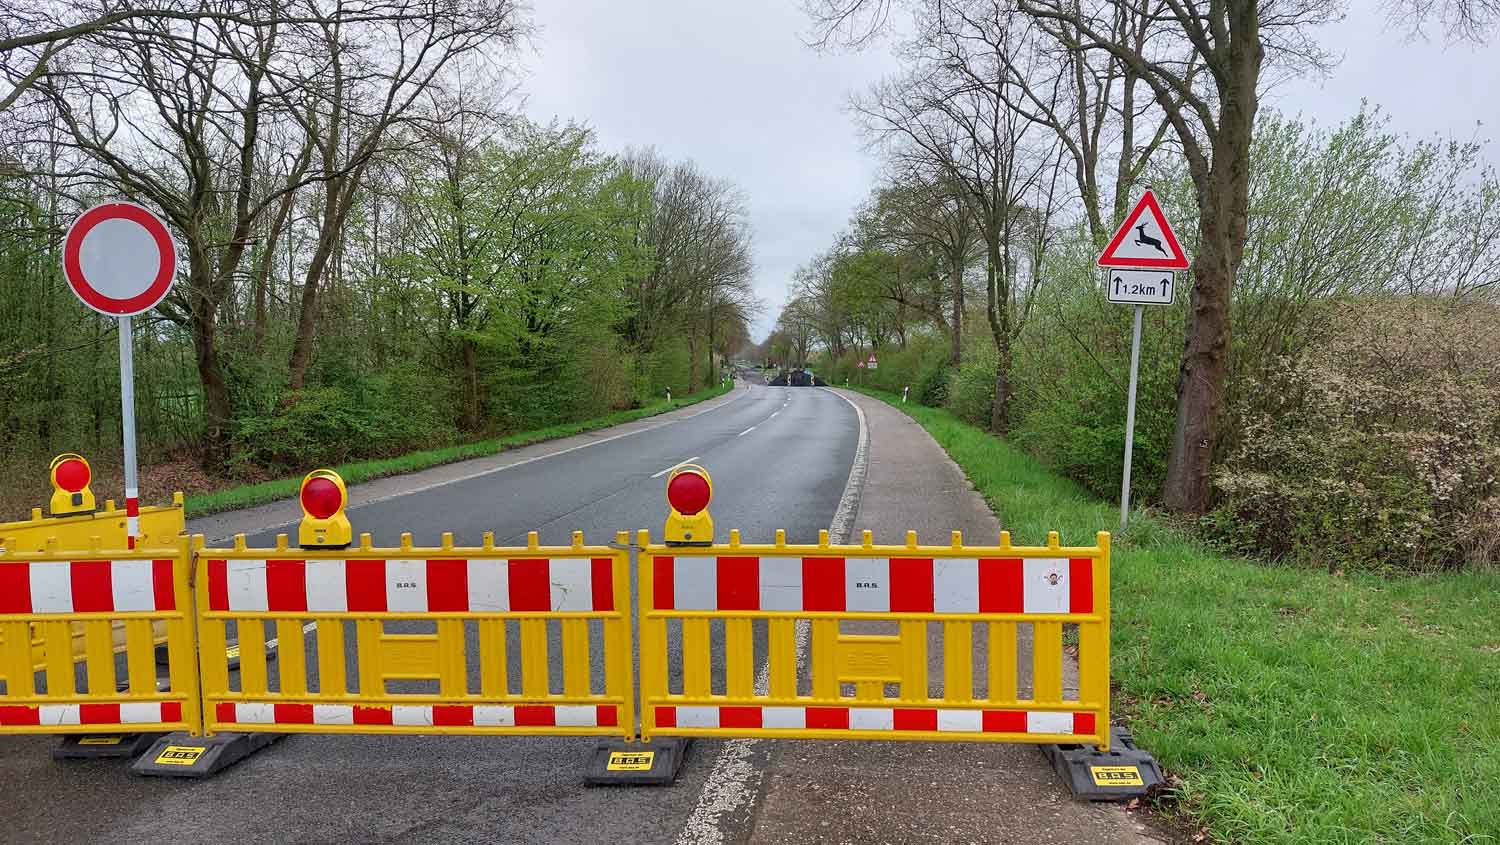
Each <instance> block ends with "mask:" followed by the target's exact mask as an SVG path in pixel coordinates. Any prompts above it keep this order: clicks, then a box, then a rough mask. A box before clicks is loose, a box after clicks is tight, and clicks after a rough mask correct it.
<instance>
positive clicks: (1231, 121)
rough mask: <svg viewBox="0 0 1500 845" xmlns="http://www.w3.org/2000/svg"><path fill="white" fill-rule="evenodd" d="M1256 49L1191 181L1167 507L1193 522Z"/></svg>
mask: <svg viewBox="0 0 1500 845" xmlns="http://www.w3.org/2000/svg"><path fill="white" fill-rule="evenodd" d="M1251 34H1252V35H1253V32H1252V33H1251ZM1251 44H1252V45H1253V46H1252V48H1251V49H1248V50H1242V51H1241V52H1240V53H1239V54H1236V55H1235V57H1234V60H1233V63H1232V64H1233V70H1234V73H1235V80H1234V83H1235V84H1233V85H1232V86H1231V87H1229V88H1228V89H1227V90H1226V91H1225V93H1224V94H1222V95H1221V96H1222V100H1223V109H1222V112H1221V117H1220V124H1219V132H1218V134H1217V135H1216V137H1215V138H1214V144H1213V164H1212V165H1211V167H1210V168H1209V171H1208V173H1207V174H1195V178H1194V180H1193V181H1194V183H1195V187H1196V189H1197V193H1198V208H1199V211H1200V215H1199V223H1198V236H1199V241H1198V257H1197V260H1196V261H1195V263H1194V269H1193V291H1192V297H1191V299H1190V300H1189V306H1188V329H1187V340H1186V343H1185V348H1184V349H1183V354H1182V366H1181V368H1180V369H1179V371H1178V375H1177V423H1176V426H1175V427H1174V429H1173V432H1172V453H1171V457H1170V458H1169V460H1168V461H1167V478H1166V483H1165V486H1164V488H1163V490H1162V504H1163V505H1165V506H1166V507H1167V508H1168V509H1170V510H1172V511H1175V512H1177V513H1183V514H1189V515H1195V516H1196V515H1202V514H1204V513H1207V512H1208V509H1209V507H1210V506H1211V505H1212V491H1213V488H1212V472H1213V457H1214V445H1215V443H1216V440H1217V435H1218V423H1219V417H1220V415H1221V414H1222V413H1223V401H1224V384H1225V381H1226V380H1227V378H1228V373H1229V344H1230V322H1229V321H1230V316H1229V306H1230V302H1231V299H1232V297H1233V292H1234V280H1235V276H1236V275H1237V274H1238V272H1239V268H1240V262H1241V260H1242V259H1243V258H1244V254H1245V234H1246V230H1247V228H1248V223H1249V205H1250V140H1251V135H1252V132H1253V130H1254V124H1255V111H1256V107H1257V100H1256V94H1255V84H1256V80H1257V78H1258V76H1259V70H1260V61H1261V55H1262V53H1261V51H1260V45H1259V43H1258V42H1256V41H1254V40H1253V39H1252V41H1251Z"/></svg>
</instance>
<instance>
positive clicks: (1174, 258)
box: [1098, 190, 1188, 270]
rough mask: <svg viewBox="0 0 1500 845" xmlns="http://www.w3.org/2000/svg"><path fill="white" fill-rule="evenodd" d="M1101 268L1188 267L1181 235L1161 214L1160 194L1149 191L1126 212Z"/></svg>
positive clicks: (1101, 259) (1100, 257)
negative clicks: (1158, 202)
mask: <svg viewBox="0 0 1500 845" xmlns="http://www.w3.org/2000/svg"><path fill="white" fill-rule="evenodd" d="M1098 264H1099V266H1100V267H1142V268H1146V269H1152V270H1186V269H1187V268H1188V259H1187V253H1185V252H1183V251H1182V245H1181V244H1179V243H1178V242H1177V235H1176V234H1174V233H1173V232H1172V227H1171V225H1170V224H1168V223H1167V216H1166V215H1165V214H1162V213H1161V206H1160V205H1158V204H1157V202H1156V195H1155V194H1153V193H1151V191H1150V190H1147V191H1146V193H1145V195H1144V196H1142V197H1141V201H1140V202H1138V203H1136V204H1135V208H1134V209H1133V210H1132V211H1131V212H1130V213H1129V214H1127V215H1125V222H1124V223H1123V224H1121V225H1120V228H1119V229H1118V230H1116V232H1115V236H1114V237H1113V238H1111V239H1110V241H1109V246H1107V247H1105V248H1104V254H1103V255H1101V256H1099V262H1098Z"/></svg>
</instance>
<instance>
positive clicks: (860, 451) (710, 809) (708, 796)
mask: <svg viewBox="0 0 1500 845" xmlns="http://www.w3.org/2000/svg"><path fill="white" fill-rule="evenodd" d="M823 390H824V391H826V392H828V393H831V394H833V395H834V396H837V397H839V398H840V399H842V400H844V401H845V402H848V403H849V407H851V408H853V409H854V415H855V417H856V418H857V419H858V420H859V441H858V442H857V444H856V445H855V447H854V460H853V462H851V463H850V465H849V478H848V480H846V481H845V482H844V493H843V495H842V496H840V497H839V504H838V507H837V508H835V509H834V512H833V520H832V522H830V523H829V526H828V534H829V540H830V541H831V542H833V543H846V542H848V541H849V537H850V534H852V533H853V530H854V517H855V515H856V514H857V513H858V512H859V501H860V498H861V497H862V496H863V494H864V489H865V476H866V474H867V470H868V465H869V460H870V427H869V424H868V423H867V422H866V420H865V409H864V408H861V407H860V406H859V403H857V402H855V401H854V400H853V399H850V398H849V397H847V396H845V395H843V394H842V393H837V392H835V391H833V390H829V389H828V388H826V387H825V388H823ZM809 630H810V628H809V626H808V625H807V624H805V623H802V624H798V625H797V637H796V643H797V663H798V664H801V663H802V662H803V661H804V660H805V659H806V657H807V644H808V636H809ZM769 687H770V665H769V664H768V663H762V664H761V666H760V671H758V672H756V674H755V693H756V695H765V694H766V692H767V690H768V689H769ZM759 742H760V740H756V739H732V740H729V741H728V742H726V743H724V746H723V748H722V749H721V750H720V751H719V756H718V757H717V758H716V759H715V760H714V765H713V768H712V769H710V770H709V772H708V776H707V777H706V778H704V780H703V788H702V790H701V791H699V793H698V803H697V804H696V805H695V806H694V807H693V812H692V813H691V814H690V815H689V816H688V818H687V821H686V822H684V823H683V825H682V831H681V832H680V833H678V834H677V840H676V842H677V845H698V843H716V842H723V841H724V829H723V827H722V824H723V821H724V820H725V819H726V818H728V817H730V816H731V815H734V814H737V813H739V812H740V811H742V810H743V809H744V807H745V805H746V804H747V803H748V802H749V801H751V800H752V799H753V798H754V796H755V795H756V793H757V792H758V791H759V789H760V783H759V781H760V779H761V778H763V777H764V775H765V772H763V771H759V772H758V771H756V769H755V766H754V765H753V764H752V763H751V762H750V754H751V752H752V751H754V750H755V747H756V745H757V744H758V743H759Z"/></svg>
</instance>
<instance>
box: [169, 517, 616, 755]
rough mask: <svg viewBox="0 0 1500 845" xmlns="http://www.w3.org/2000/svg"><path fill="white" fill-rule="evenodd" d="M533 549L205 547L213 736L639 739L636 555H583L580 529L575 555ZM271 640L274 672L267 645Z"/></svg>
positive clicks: (203, 612) (206, 688)
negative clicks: (231, 650)
mask: <svg viewBox="0 0 1500 845" xmlns="http://www.w3.org/2000/svg"><path fill="white" fill-rule="evenodd" d="M628 539H629V537H628V535H625V534H622V535H621V536H620V541H621V544H622V545H623V544H624V542H625V541H627V540H628ZM528 540H529V541H528V544H527V546H525V547H524V548H500V547H496V546H495V545H494V544H493V538H492V536H491V535H489V534H486V535H485V538H484V544H483V546H482V547H479V548H459V547H455V546H454V545H453V536H452V535H451V534H445V535H443V542H442V546H441V547H440V548H415V547H413V546H412V545H411V535H409V534H405V535H402V541H401V545H400V547H399V548H375V547H374V546H372V545H371V544H370V535H368V534H364V535H361V537H360V542H359V544H358V545H357V546H356V547H354V548H350V549H348V550H346V551H309V550H305V549H292V548H288V547H287V541H286V537H285V535H282V536H280V537H278V542H277V547H276V548H275V549H251V548H248V547H247V546H246V545H245V542H244V538H243V537H237V538H236V539H235V545H234V547H233V548H230V549H203V548H201V546H199V547H197V582H196V583H197V598H198V609H199V626H198V629H199V636H200V637H201V641H200V649H199V651H200V654H201V656H202V678H203V696H204V712H205V714H206V718H207V725H206V727H207V731H208V733H210V734H212V733H215V732H219V731H269V732H298V733H417V734H431V733H447V734H478V733H486V734H490V733H494V734H550V735H556V734H583V735H606V736H611V735H612V736H621V737H629V736H633V735H634V729H635V704H634V696H633V689H634V672H633V670H632V663H633V654H632V650H631V636H630V558H629V554H628V553H627V552H625V551H621V550H619V549H615V548H610V547H608V546H585V545H584V544H583V534H582V532H575V533H574V535H573V544H572V545H571V546H563V547H544V546H540V545H538V544H537V537H536V534H535V533H532V534H531V535H530V536H529V538H528ZM194 542H195V543H198V544H201V542H202V540H201V538H195V541H194ZM231 625H232V626H234V627H235V629H236V634H237V636H238V639H239V642H240V665H239V673H238V678H237V682H234V683H231V676H230V673H229V669H228V664H227V660H226V658H225V643H226V640H227V637H228V636H229V633H228V629H229V627H230V626H231ZM351 635H352V636H351ZM309 636H311V637H312V638H313V640H314V641H315V643H316V648H317V652H316V658H315V661H310V659H309V650H308V646H307V638H308V637H309ZM271 639H274V640H275V641H276V648H277V661H276V666H275V667H274V668H275V669H276V672H275V674H274V675H273V674H272V673H271V671H270V667H268V666H267V661H266V651H265V649H264V648H256V647H255V645H254V644H256V643H264V642H266V641H267V640H271ZM596 640H597V642H598V643H599V645H598V646H595V645H594V644H593V643H594V642H595V641H596ZM470 643H475V644H477V653H475V652H474V651H471V646H470ZM351 651H352V653H353V654H354V655H355V656H354V658H353V660H354V662H353V664H352V665H353V666H354V667H355V668H356V676H355V677H354V678H350V677H348V673H347V671H346V665H347V664H346V660H347V659H348V658H347V657H346V654H347V653H349V652H351ZM596 665H598V666H599V667H601V672H600V673H598V674H596V673H595V672H594V671H593V669H594V667H595V666H596Z"/></svg>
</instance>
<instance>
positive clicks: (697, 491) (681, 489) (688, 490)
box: [667, 472, 713, 516]
mask: <svg viewBox="0 0 1500 845" xmlns="http://www.w3.org/2000/svg"><path fill="white" fill-rule="evenodd" d="M711 498H713V488H712V487H710V486H709V483H708V478H707V477H706V476H703V475H699V474H698V473H696V472H680V473H678V474H676V475H674V476H672V480H671V481H668V482H667V501H668V502H669V503H670V504H671V505H672V509H673V510H675V511H677V512H678V513H681V514H682V515H684V516H692V515H693V514H695V513H698V512H699V511H701V510H703V509H704V508H706V507H708V500H709V499H711Z"/></svg>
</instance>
